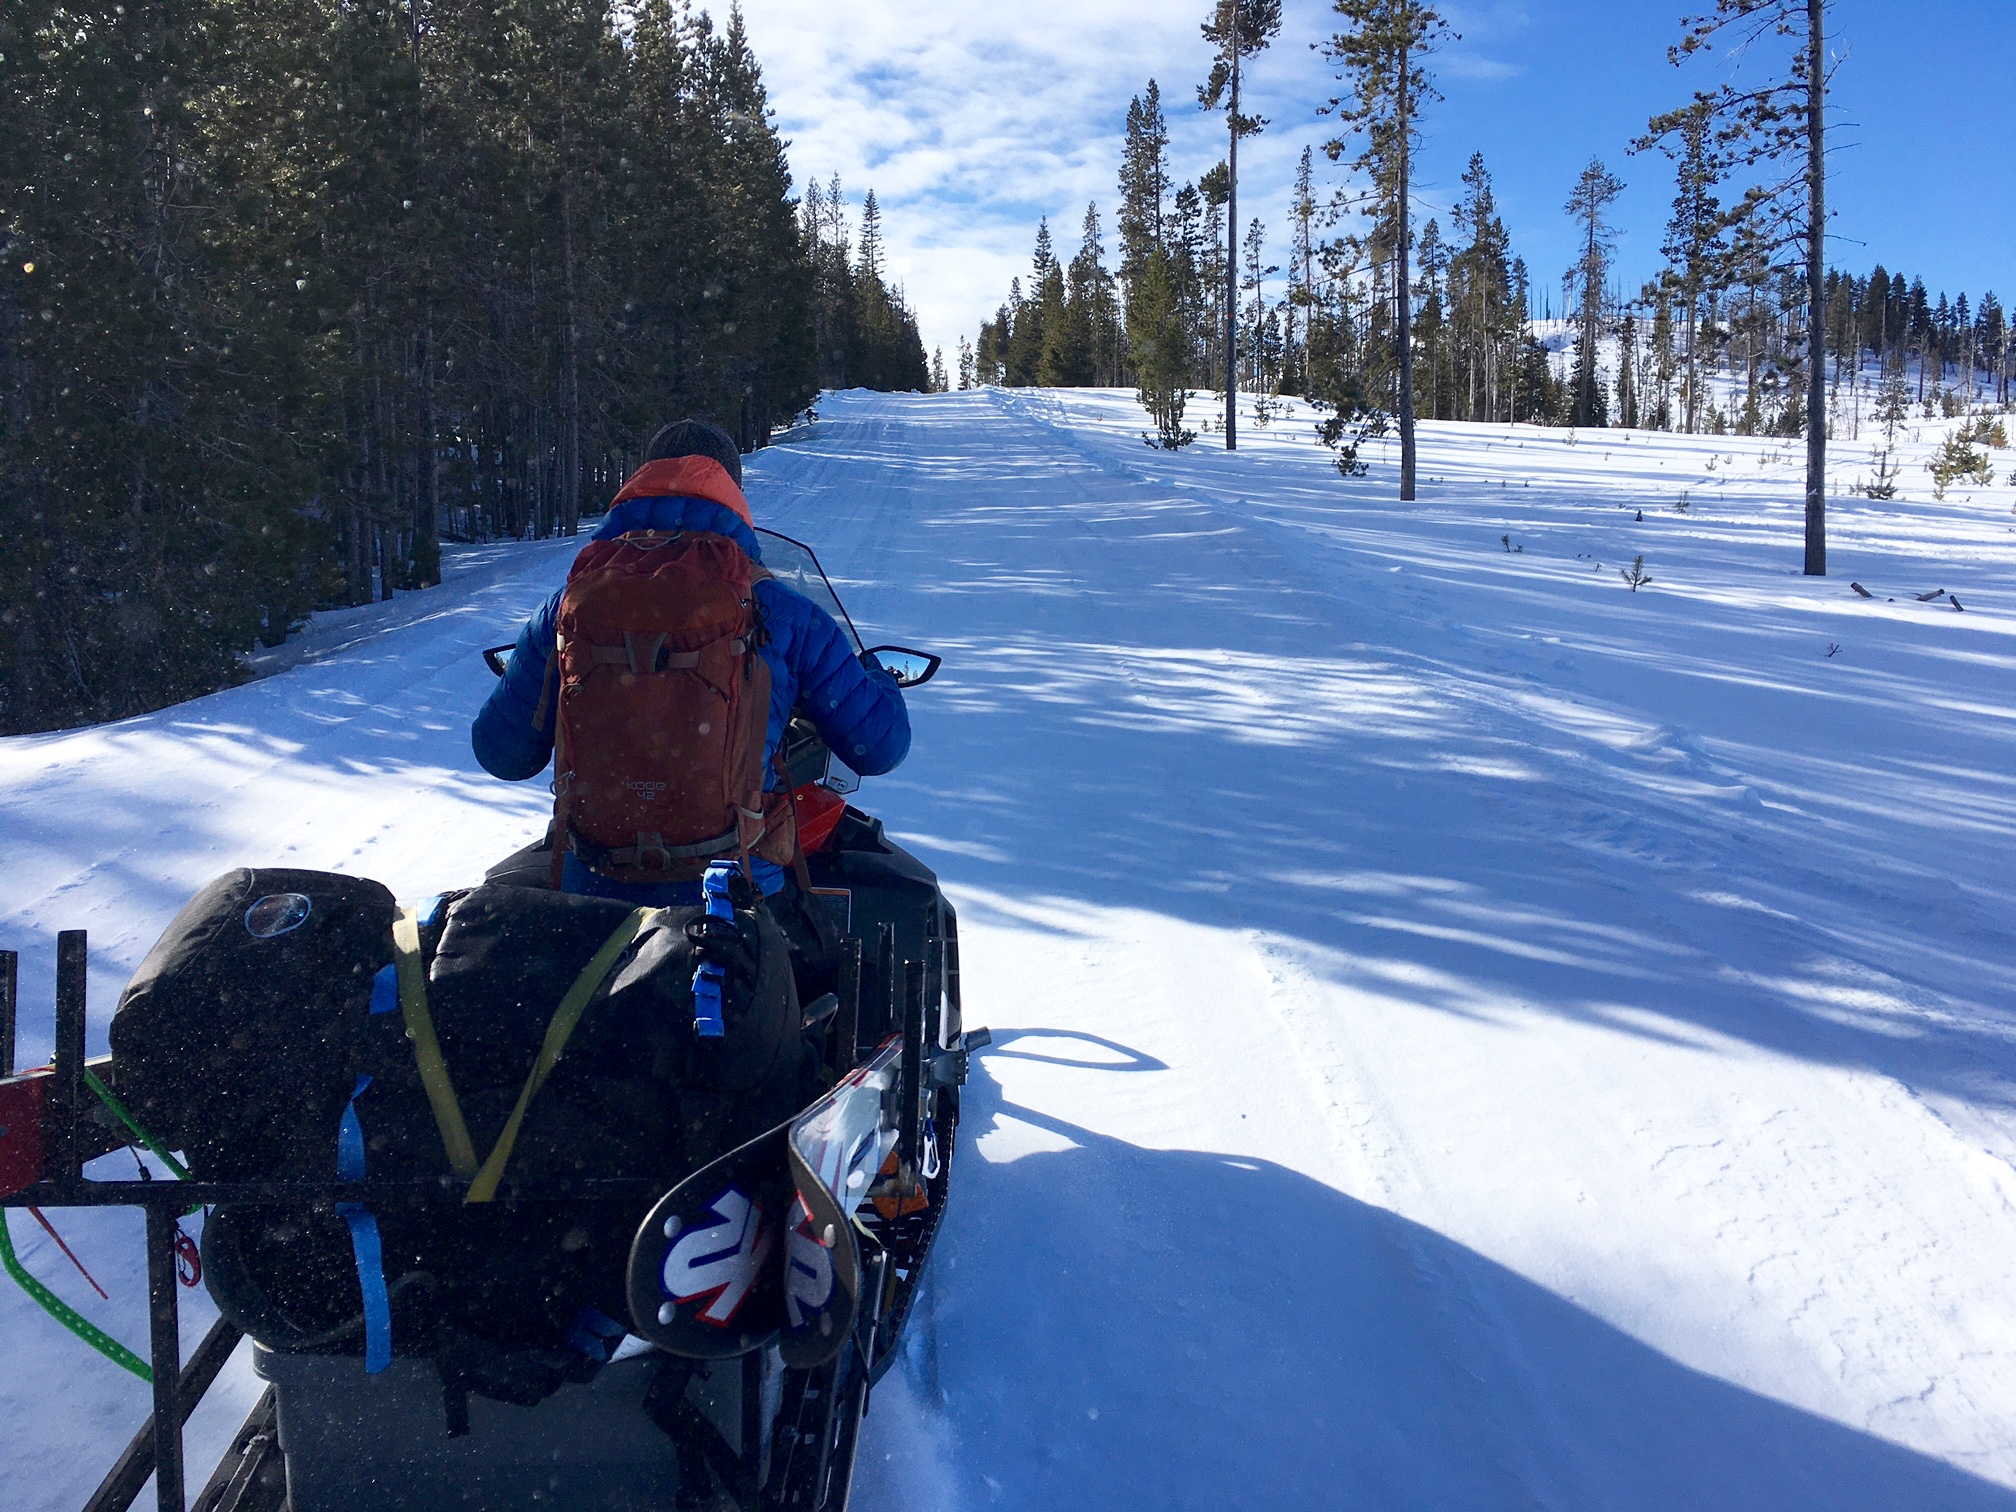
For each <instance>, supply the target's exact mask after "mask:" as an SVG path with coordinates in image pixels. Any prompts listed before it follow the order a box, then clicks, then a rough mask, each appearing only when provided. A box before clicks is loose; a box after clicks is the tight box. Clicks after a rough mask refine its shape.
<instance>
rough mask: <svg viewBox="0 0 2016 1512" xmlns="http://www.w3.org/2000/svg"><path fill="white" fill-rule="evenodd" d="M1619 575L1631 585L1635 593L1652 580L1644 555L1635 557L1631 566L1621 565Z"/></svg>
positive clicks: (1618, 570)
mask: <svg viewBox="0 0 2016 1512" xmlns="http://www.w3.org/2000/svg"><path fill="white" fill-rule="evenodd" d="M1617 575H1618V576H1619V577H1621V578H1623V579H1624V581H1625V582H1627V583H1629V584H1630V585H1631V591H1632V592H1633V593H1636V592H1637V591H1638V590H1639V589H1640V588H1643V587H1644V586H1645V585H1646V584H1647V583H1649V582H1651V581H1652V574H1651V573H1649V572H1647V571H1646V570H1645V558H1644V557H1643V555H1639V556H1635V557H1633V558H1632V559H1631V565H1630V566H1629V567H1619V568H1618V569H1617Z"/></svg>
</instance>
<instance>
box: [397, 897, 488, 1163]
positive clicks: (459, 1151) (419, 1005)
mask: <svg viewBox="0 0 2016 1512" xmlns="http://www.w3.org/2000/svg"><path fill="white" fill-rule="evenodd" d="M392 951H393V956H394V958H395V959H396V960H397V962H398V964H399V1011H400V1013H401V1014H402V1015H403V1016H404V1017H405V1019H406V1038H408V1039H410V1040H411V1041H413V1059H414V1060H415V1061H417V1062H419V1065H420V1083H421V1085H422V1086H424V1087H425V1088H426V1089H427V1101H428V1103H429V1105H430V1106H432V1108H433V1109H434V1122H435V1124H436V1125H438V1126H439V1128H440V1130H441V1143H442V1146H443V1147H444V1148H445V1149H446V1150H447V1151H448V1168H449V1169H450V1170H452V1171H453V1172H454V1173H455V1174H456V1175H457V1176H460V1177H462V1178H463V1179H464V1180H465V1181H466V1180H468V1179H469V1178H470V1177H471V1176H474V1175H475V1174H476V1146H475V1145H473V1144H471V1143H470V1142H469V1126H468V1125H467V1124H465V1123H464V1122H463V1121H462V1105H461V1104H460V1103H459V1102H457V1101H456V1100H455V1084H454V1083H453V1082H452V1081H450V1080H449V1079H448V1062H447V1061H445V1060H443V1059H442V1058H441V1041H440V1040H438V1039H436V1038H435V1037H434V1016H433V1014H431V1013H429V1012H428V1011H427V968H426V967H425V965H424V964H423V963H422V962H421V960H420V915H419V913H418V912H417V911H415V910H414V909H411V908H402V909H400V910H399V916H398V918H396V919H394V920H393V921H392Z"/></svg>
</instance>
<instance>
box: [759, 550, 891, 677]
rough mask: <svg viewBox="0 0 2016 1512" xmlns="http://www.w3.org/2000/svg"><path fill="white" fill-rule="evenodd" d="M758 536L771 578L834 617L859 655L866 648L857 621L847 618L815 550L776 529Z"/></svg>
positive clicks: (764, 562)
mask: <svg viewBox="0 0 2016 1512" xmlns="http://www.w3.org/2000/svg"><path fill="white" fill-rule="evenodd" d="M756 534H757V535H758V536H759V537H761V544H762V547H763V565H764V566H765V567H766V568H768V569H769V571H770V575H771V576H772V577H774V578H776V579H777V581H778V582H780V583H782V584H783V585H784V586H785V587H786V588H790V589H793V590H795V591H796V592H799V593H802V594H804V595H805V597H807V598H808V599H810V600H812V602H813V603H815V604H817V605H818V606H819V607H820V608H821V609H824V610H825V611H826V612H827V613H828V614H830V615H832V616H833V619H834V621H835V622H836V623H837V624H838V625H839V626H840V628H841V629H843V630H845V631H846V632H847V639H848V640H850V641H851V642H853V644H854V654H855V655H856V656H859V655H860V654H861V652H862V651H863V650H864V649H866V648H865V647H863V646H862V644H861V632H860V631H858V630H856V629H855V628H854V621H852V620H851V619H849V618H847V610H846V608H845V607H844V606H843V605H842V604H841V602H840V595H839V594H837V593H835V592H834V591H833V585H832V584H831V583H829V582H827V581H826V573H825V571H824V569H822V568H821V567H820V565H819V558H818V557H816V556H814V555H813V554H812V548H811V547H810V546H807V545H806V544H805V543H804V542H803V541H794V540H792V539H791V537H789V536H787V535H779V534H777V532H776V531H774V530H760V529H759V530H758V531H757V532H756Z"/></svg>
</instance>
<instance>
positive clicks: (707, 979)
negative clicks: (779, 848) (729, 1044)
mask: <svg viewBox="0 0 2016 1512" xmlns="http://www.w3.org/2000/svg"><path fill="white" fill-rule="evenodd" d="M739 869H740V868H739V867H738V866H737V864H736V863H735V862H733V861H710V862H708V863H707V872H706V875H704V876H703V877H701V879H700V896H701V898H702V899H703V900H704V901H705V903H706V905H707V916H708V917H709V918H710V919H729V920H732V919H733V918H734V917H735V902H734V900H733V899H732V898H731V897H730V896H729V894H728V887H729V884H730V883H731V882H732V881H733V880H734V877H735V873H736V872H737V871H738V870H739ZM727 976H728V974H727V972H725V971H723V970H722V969H721V967H720V966H718V965H716V964H715V963H714V962H712V961H702V962H701V963H700V964H699V965H698V966H697V967H695V968H694V971H693V1032H694V1033H695V1034H697V1035H698V1036H699V1037H700V1038H701V1039H720V1038H721V1037H722V1036H724V1035H725V1034H726V1033H727V1032H728V1027H727V1024H726V1022H725V1021H724V1018H723V1011H724V1010H723V1006H722V1005H723V995H722V988H723V985H724V984H725V983H726V981H727Z"/></svg>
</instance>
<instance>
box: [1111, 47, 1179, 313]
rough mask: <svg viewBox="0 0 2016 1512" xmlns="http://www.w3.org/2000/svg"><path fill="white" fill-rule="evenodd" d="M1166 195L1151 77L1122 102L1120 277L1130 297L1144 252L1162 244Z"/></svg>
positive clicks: (1163, 129)
mask: <svg viewBox="0 0 2016 1512" xmlns="http://www.w3.org/2000/svg"><path fill="white" fill-rule="evenodd" d="M1168 195H1169V127H1168V123H1167V122H1165V121H1164V120H1163V119H1162V91H1161V89H1160V88H1159V87H1158V86H1157V85H1156V83H1155V81H1154V80H1153V79H1150V80H1149V81H1148V88H1147V91H1146V92H1145V93H1144V94H1140V95H1136V96H1135V97H1134V99H1133V100H1132V101H1131V102H1130V103H1129V104H1128V106H1127V137H1126V145H1125V146H1124V147H1123V148H1122V151H1121V157H1120V282H1121V285H1122V286H1123V287H1124V288H1125V289H1126V291H1127V297H1128V298H1129V299H1132V298H1133V292H1134V285H1135V283H1136V282H1137V281H1138V280H1139V279H1140V277H1141V271H1142V269H1143V268H1145V267H1146V266H1147V264H1148V254H1149V253H1150V252H1153V251H1154V250H1155V249H1156V248H1157V247H1160V246H1164V245H1165V242H1164V240H1163V231H1162V208H1163V201H1164V200H1166V199H1167V198H1168Z"/></svg>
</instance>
